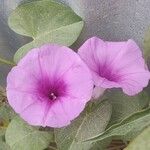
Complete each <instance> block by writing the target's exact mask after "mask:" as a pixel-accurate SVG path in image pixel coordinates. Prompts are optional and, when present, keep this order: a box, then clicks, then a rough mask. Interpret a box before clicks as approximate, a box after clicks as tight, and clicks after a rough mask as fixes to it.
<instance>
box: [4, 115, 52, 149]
mask: <svg viewBox="0 0 150 150" xmlns="http://www.w3.org/2000/svg"><path fill="white" fill-rule="evenodd" d="M5 138H6V143H7V144H8V145H9V146H10V148H11V150H43V149H45V148H47V147H48V145H49V144H50V142H51V141H52V140H53V134H52V132H46V131H39V130H38V129H37V128H34V127H32V126H30V125H28V124H27V123H25V122H24V121H23V120H21V119H20V118H18V117H17V118H15V119H14V120H12V122H11V123H10V124H9V126H8V128H7V130H6V136H5Z"/></svg>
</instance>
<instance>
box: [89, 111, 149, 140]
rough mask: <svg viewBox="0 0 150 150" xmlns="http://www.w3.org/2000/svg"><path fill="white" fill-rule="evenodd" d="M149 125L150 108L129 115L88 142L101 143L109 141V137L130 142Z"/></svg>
mask: <svg viewBox="0 0 150 150" xmlns="http://www.w3.org/2000/svg"><path fill="white" fill-rule="evenodd" d="M149 125H150V108H148V109H146V110H143V111H141V112H138V113H135V114H133V115H131V116H130V117H128V118H126V119H124V120H123V121H122V122H120V123H118V124H115V125H113V126H111V127H110V128H108V129H107V130H106V131H105V132H104V133H102V134H99V135H97V136H96V137H93V138H91V139H89V140H88V141H102V140H105V139H109V138H110V137H113V138H115V139H122V140H127V141H130V140H131V139H133V138H134V137H136V136H137V135H138V134H139V133H140V132H141V131H142V130H143V129H144V128H145V127H148V126H149Z"/></svg>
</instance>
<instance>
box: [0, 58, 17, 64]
mask: <svg viewBox="0 0 150 150" xmlns="http://www.w3.org/2000/svg"><path fill="white" fill-rule="evenodd" d="M0 63H3V64H6V65H11V66H15V63H13V62H11V61H9V60H6V59H4V58H1V57H0Z"/></svg>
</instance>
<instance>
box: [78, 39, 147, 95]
mask: <svg viewBox="0 0 150 150" xmlns="http://www.w3.org/2000/svg"><path fill="white" fill-rule="evenodd" d="M78 53H79V55H80V57H81V58H82V59H83V60H84V62H85V63H86V64H87V65H88V67H89V68H90V70H91V72H92V75H93V80H94V84H95V86H99V87H102V88H113V87H115V88H117V87H121V88H122V89H123V91H124V92H125V93H126V94H128V95H135V94H137V93H139V92H140V91H142V89H143V88H144V87H146V86H147V84H148V82H149V79H150V73H149V71H148V70H147V69H146V68H145V62H144V59H143V57H142V52H141V50H140V48H139V47H138V46H137V45H136V43H135V42H134V41H133V40H128V41H127V42H104V41H102V40H101V39H99V38H96V37H93V38H91V39H89V40H87V41H86V42H85V43H84V44H83V46H81V48H80V49H79V51H78Z"/></svg>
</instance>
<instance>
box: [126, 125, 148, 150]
mask: <svg viewBox="0 0 150 150" xmlns="http://www.w3.org/2000/svg"><path fill="white" fill-rule="evenodd" d="M125 150H150V127H148V128H146V129H145V130H144V131H143V132H142V133H141V134H140V135H138V136H137V137H136V138H135V139H134V140H133V141H132V142H131V143H130V144H129V145H128V147H127V148H125Z"/></svg>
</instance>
